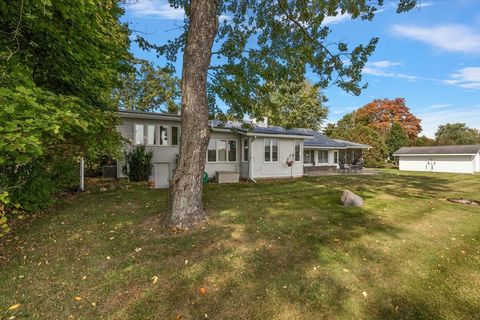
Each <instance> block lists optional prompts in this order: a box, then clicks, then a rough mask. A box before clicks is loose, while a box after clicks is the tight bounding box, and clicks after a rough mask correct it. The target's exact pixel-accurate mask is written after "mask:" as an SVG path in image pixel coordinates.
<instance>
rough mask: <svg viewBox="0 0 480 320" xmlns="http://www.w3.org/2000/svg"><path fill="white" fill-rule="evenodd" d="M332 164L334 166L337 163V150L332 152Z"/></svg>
mask: <svg viewBox="0 0 480 320" xmlns="http://www.w3.org/2000/svg"><path fill="white" fill-rule="evenodd" d="M333 163H335V164H337V163H338V151H337V150H335V151H333Z"/></svg>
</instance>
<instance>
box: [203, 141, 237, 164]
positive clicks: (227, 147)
mask: <svg viewBox="0 0 480 320" xmlns="http://www.w3.org/2000/svg"><path fill="white" fill-rule="evenodd" d="M212 140H213V141H215V161H209V160H208V146H207V163H237V162H238V161H237V159H238V140H236V139H210V140H209V143H210V141H212ZM218 141H225V150H226V152H225V160H226V161H218V151H219V148H218ZM231 141H233V142H235V146H236V150H235V161H229V160H228V151H229V150H230V143H229V142H231Z"/></svg>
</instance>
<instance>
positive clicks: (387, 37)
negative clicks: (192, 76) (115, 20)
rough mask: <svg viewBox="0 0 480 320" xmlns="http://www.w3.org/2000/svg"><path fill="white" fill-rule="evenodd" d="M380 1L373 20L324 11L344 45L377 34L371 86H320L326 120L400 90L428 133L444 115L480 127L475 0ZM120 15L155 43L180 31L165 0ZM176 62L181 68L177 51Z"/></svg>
mask: <svg viewBox="0 0 480 320" xmlns="http://www.w3.org/2000/svg"><path fill="white" fill-rule="evenodd" d="M385 2H386V5H385V6H384V7H383V9H382V10H381V12H380V13H378V14H377V15H376V17H375V18H374V20H373V21H371V22H366V21H360V20H351V19H350V17H349V16H347V15H343V16H342V15H337V16H336V17H329V18H328V19H327V20H328V21H327V22H328V24H329V25H330V26H331V28H332V38H335V39H337V40H338V39H340V40H344V41H346V42H348V43H349V44H350V45H355V44H360V43H366V42H367V41H368V40H369V39H370V38H371V37H373V36H377V37H379V38H380V41H379V44H378V45H377V49H376V51H375V53H374V54H373V56H372V57H371V58H370V60H369V64H368V66H367V67H366V68H365V70H364V80H365V81H366V82H368V83H369V87H368V88H367V89H366V90H364V91H363V92H362V94H361V95H360V96H352V95H349V94H347V93H345V92H344V91H342V90H340V89H338V88H335V87H331V88H329V89H327V90H326V91H325V94H326V95H327V97H328V99H329V102H328V107H329V110H330V112H329V118H328V121H327V122H334V121H337V120H338V119H339V118H341V117H342V116H343V115H344V114H346V113H348V112H350V111H352V110H355V109H357V108H359V107H361V106H363V105H364V104H366V103H368V102H370V101H371V100H373V99H376V98H395V97H404V98H406V100H407V105H408V106H409V107H410V109H411V111H412V112H413V113H414V114H415V115H416V116H418V117H419V118H420V119H422V126H423V133H424V134H426V135H427V136H430V137H433V136H434V133H435V130H436V128H437V126H438V125H439V124H443V123H447V122H465V123H467V125H468V126H470V127H474V128H477V129H480V0H430V1H426V0H422V1H419V5H418V7H417V8H416V9H413V10H412V11H410V12H408V13H403V14H396V13H395V8H394V2H391V1H385ZM123 21H125V22H128V23H130V25H131V28H133V29H135V30H137V31H140V32H144V33H146V34H145V36H146V38H147V39H149V40H150V41H152V42H154V43H157V44H161V43H164V42H165V41H167V40H168V39H173V38H174V37H175V36H177V35H178V32H179V29H178V28H179V27H180V26H181V25H182V21H183V12H182V11H181V10H175V9H173V8H170V6H169V5H168V2H167V1H166V0H139V2H138V3H136V4H133V5H128V6H126V14H125V16H124V17H123ZM131 50H132V52H133V53H134V55H135V56H137V57H139V58H144V59H148V60H151V61H154V62H155V63H156V64H158V65H162V64H163V63H164V60H162V59H158V58H157V57H156V56H155V54H153V53H148V52H145V51H142V50H140V49H139V48H138V47H136V45H135V44H134V43H132V49H131ZM177 66H178V68H177V69H178V72H181V68H180V66H181V57H179V61H178V63H177ZM309 77H311V80H315V78H314V76H313V75H309Z"/></svg>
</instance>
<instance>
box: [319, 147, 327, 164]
mask: <svg viewBox="0 0 480 320" xmlns="http://www.w3.org/2000/svg"><path fill="white" fill-rule="evenodd" d="M321 154H326V155H327V159H326V160H327V161H326V162H323V161H321V159H322V158H321V156H320V155H321ZM318 164H319V165H326V164H328V150H318Z"/></svg>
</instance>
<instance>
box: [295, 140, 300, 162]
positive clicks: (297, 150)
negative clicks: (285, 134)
mask: <svg viewBox="0 0 480 320" xmlns="http://www.w3.org/2000/svg"><path fill="white" fill-rule="evenodd" d="M295 161H300V140H295Z"/></svg>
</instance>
